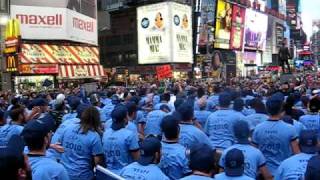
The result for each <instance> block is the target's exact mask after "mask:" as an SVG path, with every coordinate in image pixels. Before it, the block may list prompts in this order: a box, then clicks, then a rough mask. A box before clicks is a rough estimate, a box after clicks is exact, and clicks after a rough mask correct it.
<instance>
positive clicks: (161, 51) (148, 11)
mask: <svg viewBox="0 0 320 180" xmlns="http://www.w3.org/2000/svg"><path fill="white" fill-rule="evenodd" d="M191 22H192V20H191V8H190V7H189V6H186V5H180V4H177V3H173V2H165V3H159V4H152V5H147V6H142V7H139V8H137V23H138V24H137V27H138V61H139V64H161V63H172V62H179V63H181V62H184V63H191V62H192V58H193V56H192V23H191Z"/></svg>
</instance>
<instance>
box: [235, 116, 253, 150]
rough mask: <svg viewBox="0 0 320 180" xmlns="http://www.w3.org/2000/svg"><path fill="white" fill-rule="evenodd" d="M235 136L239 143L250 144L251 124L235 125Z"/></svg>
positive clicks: (240, 122) (239, 122)
mask: <svg viewBox="0 0 320 180" xmlns="http://www.w3.org/2000/svg"><path fill="white" fill-rule="evenodd" d="M233 132H234V136H235V137H236V139H237V141H238V143H241V144H248V143H250V142H249V137H250V128H249V124H248V123H247V122H246V121H243V120H241V121H237V122H236V123H235V124H234V125H233Z"/></svg>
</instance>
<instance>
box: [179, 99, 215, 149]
mask: <svg viewBox="0 0 320 180" xmlns="http://www.w3.org/2000/svg"><path fill="white" fill-rule="evenodd" d="M193 113H194V111H193V107H192V105H190V104H189V103H188V102H185V103H183V104H181V105H180V106H179V108H178V109H177V114H176V116H177V117H178V118H181V119H180V136H179V144H181V145H183V146H184V147H186V148H187V149H191V148H192V147H193V146H194V145H197V144H207V145H209V146H211V143H210V140H209V138H208V136H207V135H206V134H205V133H204V132H202V131H201V130H200V129H199V128H197V127H196V126H195V123H194V121H193V119H194V118H193V117H194V116H193Z"/></svg>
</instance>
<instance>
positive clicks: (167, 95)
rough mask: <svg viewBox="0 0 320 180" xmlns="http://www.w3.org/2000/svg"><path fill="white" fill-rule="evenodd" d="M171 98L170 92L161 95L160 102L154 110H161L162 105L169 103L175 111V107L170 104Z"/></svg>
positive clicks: (171, 109)
mask: <svg viewBox="0 0 320 180" xmlns="http://www.w3.org/2000/svg"><path fill="white" fill-rule="evenodd" d="M170 98H171V96H170V93H163V94H162V95H161V96H160V103H158V104H156V105H155V106H154V110H159V109H160V107H161V106H162V105H167V106H168V107H169V108H170V111H173V110H174V107H173V106H171V105H170V104H169V101H170Z"/></svg>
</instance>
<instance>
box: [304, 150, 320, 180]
mask: <svg viewBox="0 0 320 180" xmlns="http://www.w3.org/2000/svg"><path fill="white" fill-rule="evenodd" d="M319 164H320V155H317V156H313V157H312V158H311V159H310V160H309V162H308V165H307V170H306V173H305V175H304V180H315V179H320V166H319Z"/></svg>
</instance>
